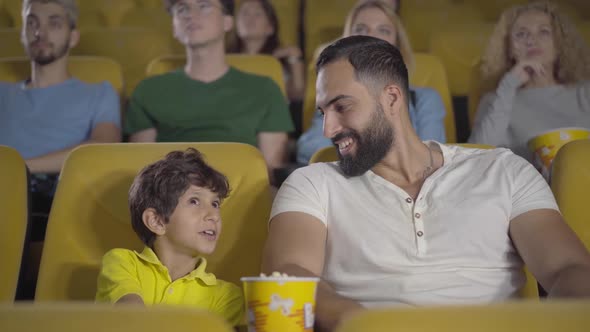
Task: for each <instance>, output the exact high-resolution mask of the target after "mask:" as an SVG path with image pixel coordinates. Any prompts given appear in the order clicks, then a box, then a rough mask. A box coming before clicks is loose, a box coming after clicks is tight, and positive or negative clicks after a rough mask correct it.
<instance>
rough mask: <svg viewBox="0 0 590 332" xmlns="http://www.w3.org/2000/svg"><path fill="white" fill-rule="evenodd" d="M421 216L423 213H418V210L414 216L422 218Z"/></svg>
mask: <svg viewBox="0 0 590 332" xmlns="http://www.w3.org/2000/svg"><path fill="white" fill-rule="evenodd" d="M421 216H422V215H421V214H420V213H418V212H416V214H415V215H414V217H416V219H420V217H421Z"/></svg>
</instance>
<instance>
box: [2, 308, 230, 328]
mask: <svg viewBox="0 0 590 332" xmlns="http://www.w3.org/2000/svg"><path fill="white" fill-rule="evenodd" d="M0 322H2V330H3V331H11V332H29V331H43V332H62V331H70V332H128V331H141V332H162V331H185V330H194V331H207V332H232V331H233V329H232V328H231V327H230V326H229V325H228V323H226V322H225V321H224V320H223V319H222V318H221V317H219V316H217V315H215V314H213V313H211V312H207V311H204V310H196V309H194V308H186V307H175V306H152V307H142V306H125V305H120V306H113V305H109V304H94V303H20V304H15V305H8V304H3V305H0Z"/></svg>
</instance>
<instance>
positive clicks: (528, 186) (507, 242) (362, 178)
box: [262, 36, 590, 330]
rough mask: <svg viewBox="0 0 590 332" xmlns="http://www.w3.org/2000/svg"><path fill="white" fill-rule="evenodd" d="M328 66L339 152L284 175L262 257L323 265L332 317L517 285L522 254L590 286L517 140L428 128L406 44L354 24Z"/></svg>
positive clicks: (557, 285)
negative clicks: (486, 146)
mask: <svg viewBox="0 0 590 332" xmlns="http://www.w3.org/2000/svg"><path fill="white" fill-rule="evenodd" d="M317 70H318V79H317V83H316V86H317V90H316V91H317V94H316V105H317V109H318V110H319V111H320V112H321V113H322V114H323V116H324V135H325V136H326V137H329V138H330V139H331V140H332V142H333V143H334V145H335V146H337V150H338V154H339V157H340V161H339V162H334V163H319V164H313V165H310V166H307V167H304V168H301V169H298V170H297V171H295V172H294V173H293V174H291V176H290V177H289V178H288V179H287V180H286V181H285V182H284V183H283V185H282V187H281V189H280V190H279V192H278V194H277V196H276V198H275V201H274V205H273V209H272V212H271V220H270V225H269V236H268V239H267V244H266V248H265V253H264V257H263V266H262V269H263V272H265V273H270V272H272V271H279V272H282V273H287V274H289V275H294V276H319V277H321V282H320V284H319V286H318V292H317V306H316V324H317V325H318V328H319V329H320V330H332V329H333V328H334V327H335V326H337V324H338V323H339V322H340V321H341V320H342V319H344V318H346V317H347V316H348V315H350V314H352V313H354V312H356V311H357V310H360V309H362V308H366V307H378V306H395V305H432V304H459V303H487V302H493V301H501V300H506V299H510V298H514V297H516V296H517V293H518V291H519V290H520V288H521V287H522V286H523V284H524V282H525V277H524V275H523V264H525V265H526V266H527V267H528V269H529V270H530V271H531V272H532V274H533V275H534V276H535V277H536V279H537V280H538V281H539V282H540V283H541V285H542V286H543V287H544V288H545V289H546V290H547V291H548V292H549V296H557V297H565V296H590V284H589V283H588V282H587V281H588V280H590V254H589V253H588V251H587V250H586V248H585V247H584V245H583V244H582V243H581V241H580V240H579V239H578V238H577V237H576V235H575V234H574V233H573V232H572V230H571V229H570V228H569V227H568V226H567V224H566V223H565V222H564V221H563V219H562V217H561V215H560V213H559V210H558V207H557V205H556V202H555V199H554V198H553V195H552V193H551V191H550V189H549V187H548V185H547V183H546V182H545V181H544V180H543V178H542V177H541V175H540V174H539V173H538V172H537V171H536V170H535V169H534V167H533V166H532V165H530V164H529V163H528V162H527V161H525V160H524V159H522V158H521V157H519V156H516V155H515V154H513V153H512V152H510V150H507V149H493V150H481V149H467V148H463V147H458V146H445V145H442V144H440V143H438V142H434V141H426V142H422V141H420V139H419V138H418V136H417V135H416V133H415V131H414V129H413V128H412V125H411V123H410V119H409V115H408V74H407V68H406V66H405V64H404V62H403V58H402V56H401V54H400V52H399V51H398V49H397V48H396V47H395V46H392V45H391V44H390V43H387V42H384V41H381V40H379V39H376V38H372V37H368V36H352V37H347V38H343V39H341V40H339V41H336V42H335V43H333V44H332V45H330V46H329V47H328V48H326V49H325V50H324V51H323V52H322V54H321V56H320V58H319V60H318V63H317Z"/></svg>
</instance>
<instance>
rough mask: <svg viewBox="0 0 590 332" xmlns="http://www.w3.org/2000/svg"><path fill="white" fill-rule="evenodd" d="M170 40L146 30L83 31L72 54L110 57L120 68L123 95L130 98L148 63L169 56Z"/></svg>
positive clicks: (161, 32) (103, 29)
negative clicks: (123, 85)
mask: <svg viewBox="0 0 590 332" xmlns="http://www.w3.org/2000/svg"><path fill="white" fill-rule="evenodd" d="M171 39H172V37H171V36H170V35H169V34H168V33H166V32H163V31H154V30H152V29H146V28H102V29H89V30H84V31H82V36H81V39H80V44H78V46H77V47H75V48H74V49H73V50H72V53H73V54H74V55H92V56H104V57H109V58H112V59H113V60H115V61H117V62H118V63H119V64H121V68H122V69H123V77H124V79H125V95H127V96H129V95H130V94H131V92H132V91H133V90H134V89H135V86H136V85H137V83H139V81H141V80H142V79H143V78H144V77H145V68H146V66H147V64H148V63H149V61H151V60H152V59H154V58H156V57H159V56H162V55H165V54H171V53H172V43H171Z"/></svg>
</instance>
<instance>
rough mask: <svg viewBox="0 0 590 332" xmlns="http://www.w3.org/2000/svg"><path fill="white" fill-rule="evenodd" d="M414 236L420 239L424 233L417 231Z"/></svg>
mask: <svg viewBox="0 0 590 332" xmlns="http://www.w3.org/2000/svg"><path fill="white" fill-rule="evenodd" d="M416 235H418V237H422V235H424V232H422V231H418V233H416Z"/></svg>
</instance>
